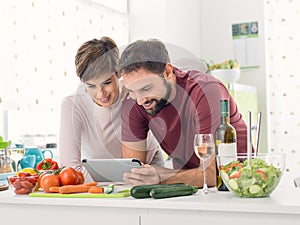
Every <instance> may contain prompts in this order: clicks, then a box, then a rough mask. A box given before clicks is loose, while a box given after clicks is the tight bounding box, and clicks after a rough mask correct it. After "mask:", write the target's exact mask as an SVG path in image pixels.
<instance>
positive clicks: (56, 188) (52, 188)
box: [49, 187, 59, 193]
mask: <svg viewBox="0 0 300 225" xmlns="http://www.w3.org/2000/svg"><path fill="white" fill-rule="evenodd" d="M49 191H50V192H52V193H59V187H50V188H49Z"/></svg>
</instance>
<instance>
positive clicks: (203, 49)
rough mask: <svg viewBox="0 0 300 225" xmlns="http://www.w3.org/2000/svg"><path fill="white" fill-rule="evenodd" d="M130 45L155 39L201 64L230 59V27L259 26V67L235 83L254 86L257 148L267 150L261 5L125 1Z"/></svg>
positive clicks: (255, 1)
mask: <svg viewBox="0 0 300 225" xmlns="http://www.w3.org/2000/svg"><path fill="white" fill-rule="evenodd" d="M129 14H130V20H129V26H130V29H129V30H130V36H129V37H130V41H134V40H136V39H138V38H149V37H156V38H159V39H161V40H162V41H164V42H168V43H172V44H175V45H178V46H181V47H182V48H184V49H186V50H188V51H189V52H191V53H193V54H195V55H196V56H198V57H200V58H202V59H204V60H207V61H209V60H213V61H215V62H222V61H224V60H225V59H228V58H233V56H234V53H233V42H232V37H231V24H232V23H239V22H250V21H258V22H259V27H260V28H259V29H260V33H259V41H260V55H259V56H258V57H260V61H261V62H262V63H261V67H260V68H259V69H255V70H248V71H242V74H241V78H240V80H239V83H243V84H249V85H254V86H256V87H257V92H258V96H259V102H258V109H259V110H260V111H262V113H263V121H262V127H261V142H260V146H261V147H262V148H264V149H267V124H266V122H267V120H266V118H267V114H266V112H267V109H266V88H265V87H266V81H265V74H264V70H265V68H264V57H265V56H264V1H262V0H243V1H240V0H226V1H220V0H189V1H185V0H152V1H149V0H129Z"/></svg>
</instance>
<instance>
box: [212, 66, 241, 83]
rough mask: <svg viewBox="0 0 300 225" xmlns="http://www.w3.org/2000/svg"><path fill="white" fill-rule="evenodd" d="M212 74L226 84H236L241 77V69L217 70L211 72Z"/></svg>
mask: <svg viewBox="0 0 300 225" xmlns="http://www.w3.org/2000/svg"><path fill="white" fill-rule="evenodd" d="M210 74H211V75H212V76H214V77H215V78H217V79H219V80H221V81H222V82H223V83H225V84H233V83H236V82H237V81H238V80H239V79H240V76H241V70H240V69H215V70H211V71H210Z"/></svg>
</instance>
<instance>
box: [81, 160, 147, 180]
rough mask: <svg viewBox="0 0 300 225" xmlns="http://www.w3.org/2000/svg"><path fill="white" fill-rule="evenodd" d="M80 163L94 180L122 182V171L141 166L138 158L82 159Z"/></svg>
mask: <svg viewBox="0 0 300 225" xmlns="http://www.w3.org/2000/svg"><path fill="white" fill-rule="evenodd" d="M82 164H83V166H84V167H85V168H86V170H87V171H88V172H89V174H90V175H91V177H92V178H93V180H94V181H96V182H123V173H125V172H129V171H130V170H131V169H132V168H139V167H141V162H140V161H139V160H138V159H83V160H82Z"/></svg>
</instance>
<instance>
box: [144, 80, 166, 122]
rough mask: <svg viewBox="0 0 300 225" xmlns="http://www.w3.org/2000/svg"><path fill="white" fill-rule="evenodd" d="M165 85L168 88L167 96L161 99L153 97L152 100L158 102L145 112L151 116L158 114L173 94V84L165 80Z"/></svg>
mask: <svg viewBox="0 0 300 225" xmlns="http://www.w3.org/2000/svg"><path fill="white" fill-rule="evenodd" d="M164 85H165V86H166V88H167V93H166V95H165V97H164V98H162V99H160V100H156V99H151V101H154V102H156V105H155V106H154V107H153V108H152V109H150V110H146V109H145V112H146V113H147V114H148V115H150V116H156V115H157V114H158V113H159V112H160V111H161V110H162V109H163V108H164V107H165V106H166V105H167V103H168V98H169V97H170V95H171V85H170V84H169V83H167V82H164Z"/></svg>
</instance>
